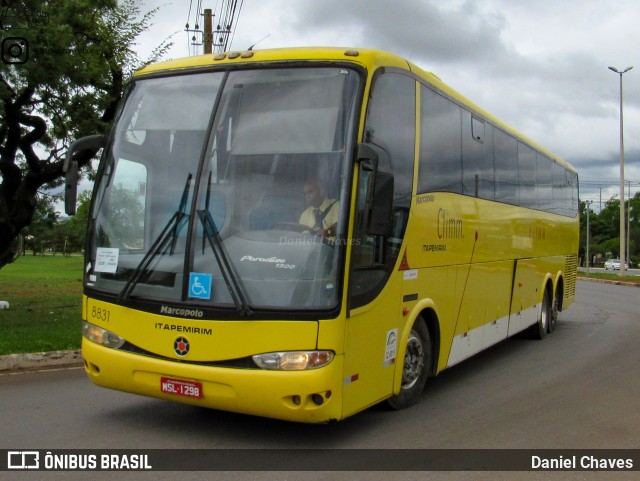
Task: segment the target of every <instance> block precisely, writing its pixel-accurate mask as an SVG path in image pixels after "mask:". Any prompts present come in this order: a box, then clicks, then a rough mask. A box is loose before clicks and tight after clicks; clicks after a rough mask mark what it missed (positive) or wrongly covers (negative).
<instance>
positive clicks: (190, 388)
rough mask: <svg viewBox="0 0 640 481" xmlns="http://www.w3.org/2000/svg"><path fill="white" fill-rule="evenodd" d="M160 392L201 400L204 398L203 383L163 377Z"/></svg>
mask: <svg viewBox="0 0 640 481" xmlns="http://www.w3.org/2000/svg"><path fill="white" fill-rule="evenodd" d="M160 391H162V392H163V393H166V394H175V395H176V396H184V397H190V398H196V399H200V398H201V397H202V383H200V382H197V381H183V380H182V379H172V378H169V377H161V378H160Z"/></svg>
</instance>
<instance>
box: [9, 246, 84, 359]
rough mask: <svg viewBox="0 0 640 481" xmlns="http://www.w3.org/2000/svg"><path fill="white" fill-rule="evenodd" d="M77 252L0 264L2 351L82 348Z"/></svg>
mask: <svg viewBox="0 0 640 481" xmlns="http://www.w3.org/2000/svg"><path fill="white" fill-rule="evenodd" d="M82 265H83V258H82V257H81V256H74V257H63V256H61V255H57V256H31V255H26V256H22V257H20V258H18V260H16V261H15V262H14V263H13V264H9V265H7V266H5V267H3V268H2V269H0V300H1V301H8V302H9V304H10V309H8V310H6V309H0V355H4V354H13V353H24V352H41V351H58V350H66V349H78V348H80V341H81V336H82V333H81V320H82V317H81V313H82V306H81V303H82V270H83V269H82Z"/></svg>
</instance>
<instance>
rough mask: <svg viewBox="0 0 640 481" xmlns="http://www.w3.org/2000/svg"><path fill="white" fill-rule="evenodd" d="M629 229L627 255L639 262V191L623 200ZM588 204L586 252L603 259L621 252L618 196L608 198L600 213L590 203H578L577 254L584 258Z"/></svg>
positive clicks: (634, 263)
mask: <svg viewBox="0 0 640 481" xmlns="http://www.w3.org/2000/svg"><path fill="white" fill-rule="evenodd" d="M625 204H626V215H627V216H628V218H627V224H625V225H628V226H629V232H627V236H628V239H629V249H628V250H629V257H630V259H627V260H631V261H632V263H633V265H634V266H636V265H638V262H640V192H638V193H636V195H635V196H634V197H632V198H631V199H628V201H627V200H625ZM587 208H589V256H590V257H593V256H596V257H599V258H600V259H606V258H608V257H614V258H621V257H622V256H621V255H620V200H619V199H609V200H608V201H607V202H605V204H604V207H603V208H602V210H601V211H600V212H599V213H597V214H596V213H595V212H594V211H593V209H591V207H590V206H588V205H587V204H585V203H584V202H582V203H581V204H580V209H581V212H580V230H581V236H580V256H581V257H582V258H583V259H584V256H585V255H586V243H587V234H586V232H587Z"/></svg>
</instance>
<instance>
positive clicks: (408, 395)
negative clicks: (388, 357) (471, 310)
mask: <svg viewBox="0 0 640 481" xmlns="http://www.w3.org/2000/svg"><path fill="white" fill-rule="evenodd" d="M431 360H432V347H431V337H430V336H429V329H427V326H426V325H425V323H424V321H423V320H422V319H420V318H418V319H416V322H415V323H414V325H413V327H412V328H411V333H410V334H409V339H407V345H406V349H405V355H404V361H403V367H402V384H401V386H400V393H399V394H397V395H395V396H392V397H391V398H390V399H388V401H387V402H388V404H389V405H390V406H391V407H392V408H393V409H404V408H407V407H409V406H412V405H414V404H415V403H417V402H418V400H419V399H420V394H421V393H422V390H423V388H424V385H425V383H426V382H427V377H428V376H429V371H430V369H431Z"/></svg>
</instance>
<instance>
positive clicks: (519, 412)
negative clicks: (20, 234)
mask: <svg viewBox="0 0 640 481" xmlns="http://www.w3.org/2000/svg"><path fill="white" fill-rule="evenodd" d="M639 346H640V289H638V288H632V287H625V286H613V285H607V284H598V283H590V282H581V281H580V282H578V290H577V302H576V303H575V304H574V305H573V306H571V308H570V309H568V310H566V311H565V312H563V313H562V314H561V315H560V321H559V323H558V326H557V328H556V331H555V332H554V333H553V334H551V335H548V336H547V337H546V338H545V339H544V340H543V341H533V340H527V339H521V338H514V339H510V340H507V341H505V342H503V343H501V344H499V345H497V346H495V347H494V348H492V349H490V350H488V351H486V352H484V353H481V354H479V355H477V356H475V357H474V358H472V359H471V360H468V361H466V362H464V363H462V364H460V365H458V366H455V367H453V368H451V369H450V370H448V371H445V372H444V373H442V374H440V375H439V376H438V377H437V378H435V379H433V380H430V382H429V383H428V384H427V389H426V390H425V392H424V393H423V396H422V399H421V401H420V403H419V404H418V405H416V406H414V407H412V408H410V409H407V410H404V411H398V412H395V411H390V410H388V409H387V408H385V407H384V406H382V405H381V406H376V407H373V408H371V409H369V410H367V411H365V412H363V413H360V414H358V415H356V416H354V417H352V418H349V419H347V420H345V421H342V422H340V423H337V424H330V425H320V426H317V425H301V424H293V423H286V422H281V421H274V420H269V419H262V418H255V417H250V416H244V415H237V414H230V413H225V412H219V411H213V410H207V409H201V408H195V407H191V406H187V405H182V404H174V403H169V402H164V401H160V400H155V399H148V398H143V397H138V396H134V395H130V394H126V393H120V392H115V391H109V390H105V389H102V388H98V387H96V386H94V385H92V384H91V383H90V382H89V381H88V379H86V378H85V374H84V371H83V370H82V369H71V370H59V371H48V372H37V373H26V374H14V375H2V376H0V410H1V411H0V412H1V413H2V418H1V421H0V433H1V435H0V449H81V448H82V449H86V448H94V449H116V448H128V449H141V448H169V449H176V448H215V449H219V448H233V449H245V448H265V447H267V448H308V449H313V448H340V449H344V448H358V449H362V448H438V449H440V448H532V449H545V448H559V449H572V448H586V449H599V448H633V449H637V448H640V409H638V408H640V350H639ZM0 474H2V473H0ZM5 474H7V473H5ZM12 474H13V473H12ZM38 474H39V475H40V474H42V475H43V476H38V477H39V478H42V479H50V478H49V477H47V476H44V475H51V476H53V475H56V474H58V475H60V474H62V473H38ZM80 474H81V473H67V474H66V475H65V476H62V477H60V478H59V479H70V478H71V477H72V476H73V475H80ZM92 474H95V475H96V476H92V477H93V478H95V479H98V475H99V474H102V475H104V476H108V475H109V473H92ZM146 474H148V475H151V474H152V473H146ZM174 474H175V473H174ZM197 474H198V473H185V476H182V478H183V479H200V477H199V476H198V475H197ZM219 474H220V473H219ZM262 474H263V475H261V476H253V477H247V474H246V473H244V474H242V473H241V474H238V475H237V476H238V477H230V475H229V474H224V475H222V474H220V478H219V479H293V478H295V477H296V476H294V475H293V474H292V473H288V474H287V473H285V474H283V475H277V474H276V473H262ZM325 474H326V473H325ZM356 474H357V473H356ZM383 474H384V473H370V474H369V475H367V476H366V477H364V476H363V477H360V476H356V475H354V474H353V473H352V475H351V476H349V477H348V478H345V477H341V476H339V473H333V474H331V475H321V473H307V474H306V475H305V479H323V480H326V479H389V477H388V476H383ZM467 474H469V473H448V474H447V473H439V476H438V477H439V479H481V478H482V479H515V478H518V479H525V478H526V479H611V477H610V476H606V477H602V476H600V474H602V473H584V472H583V473H547V474H545V475H544V476H542V475H543V473H518V476H514V474H515V473H497V475H491V476H487V477H486V478H483V477H482V476H473V477H472V478H471V477H467V476H466V475H467ZM531 474H535V475H536V476H535V477H529V476H528V475H531ZM578 474H579V477H574V475H578ZM608 474H609V475H614V473H608ZM633 474H634V473H617V474H615V475H614V477H615V478H616V479H621V478H622V479H624V478H626V475H633ZM140 476H141V475H140V473H138V475H137V476H136V477H132V478H130V479H139V477H140ZM0 477H1V476H0ZM426 477H427V476H426V475H424V473H423V474H419V473H413V474H411V473H403V474H402V475H401V476H394V478H397V479H425V478H426ZM429 478H430V479H434V478H433V476H429ZM16 479H17V478H16ZM24 479H26V478H24ZM79 479H80V478H79ZM101 479H102V478H101ZM118 479H129V478H127V474H126V473H118ZM145 479H146V478H145ZM148 479H159V473H153V476H149V478H148ZM166 479H173V478H172V477H168V478H166ZM628 479H634V476H631V477H629V478H628Z"/></svg>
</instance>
